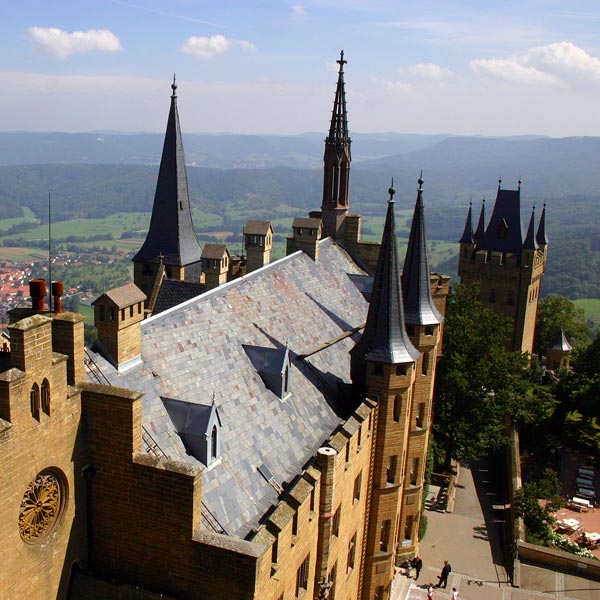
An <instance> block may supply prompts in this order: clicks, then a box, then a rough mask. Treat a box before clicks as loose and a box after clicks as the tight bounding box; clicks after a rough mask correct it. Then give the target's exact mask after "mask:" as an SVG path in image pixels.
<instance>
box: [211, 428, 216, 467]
mask: <svg viewBox="0 0 600 600" xmlns="http://www.w3.org/2000/svg"><path fill="white" fill-rule="evenodd" d="M216 459H217V426H216V425H213V428H212V432H211V434H210V461H211V462H212V461H213V460H216Z"/></svg>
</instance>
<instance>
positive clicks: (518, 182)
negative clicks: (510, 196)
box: [517, 175, 535, 208]
mask: <svg viewBox="0 0 600 600" xmlns="http://www.w3.org/2000/svg"><path fill="white" fill-rule="evenodd" d="M517 185H518V187H517V189H518V190H520V189H521V176H520V175H519V181H517ZM534 208H535V207H534Z"/></svg>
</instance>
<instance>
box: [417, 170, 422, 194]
mask: <svg viewBox="0 0 600 600" xmlns="http://www.w3.org/2000/svg"><path fill="white" fill-rule="evenodd" d="M417 183H418V184H419V191H422V190H423V169H421V174H420V175H419V179H418V180H417Z"/></svg>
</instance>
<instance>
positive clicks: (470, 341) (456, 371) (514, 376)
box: [433, 285, 553, 467]
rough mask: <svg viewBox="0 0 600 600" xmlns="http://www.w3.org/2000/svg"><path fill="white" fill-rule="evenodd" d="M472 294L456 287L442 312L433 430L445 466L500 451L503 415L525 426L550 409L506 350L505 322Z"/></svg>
mask: <svg viewBox="0 0 600 600" xmlns="http://www.w3.org/2000/svg"><path fill="white" fill-rule="evenodd" d="M477 294H478V289H477V286H465V285H457V286H455V287H454V288H453V290H452V292H451V294H450V296H449V297H448V304H447V308H446V321H445V329H444V349H443V356H442V357H441V359H440V361H439V364H438V369H437V375H436V387H435V398H434V402H435V405H434V410H435V417H434V423H433V431H434V437H435V439H436V443H437V444H438V446H440V448H442V449H443V451H444V453H445V463H446V466H447V467H448V466H449V465H450V460H451V459H456V460H472V459H477V458H479V457H481V456H483V455H485V454H487V453H488V452H490V451H492V450H495V449H498V448H500V447H501V446H502V445H503V444H504V443H505V442H506V441H507V438H506V417H507V416H510V417H511V418H512V419H513V421H515V422H520V423H530V422H532V421H535V420H537V419H538V418H540V415H543V414H546V413H547V412H549V411H550V410H551V408H552V407H553V400H552V399H551V397H549V396H548V394H546V393H545V392H544V391H543V390H542V389H541V388H539V387H538V386H536V385H534V384H532V383H531V382H530V381H529V378H528V374H529V369H528V365H529V363H528V359H527V357H526V356H524V355H521V354H520V353H518V352H509V351H507V350H506V340H507V338H508V336H509V334H510V331H511V325H510V321H509V320H508V319H507V318H506V317H504V316H502V315H499V314H497V313H495V312H494V311H492V310H490V309H488V308H486V307H485V306H484V305H483V304H482V303H481V302H479V300H478V299H477Z"/></svg>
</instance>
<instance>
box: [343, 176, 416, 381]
mask: <svg viewBox="0 0 600 600" xmlns="http://www.w3.org/2000/svg"><path fill="white" fill-rule="evenodd" d="M394 193H395V191H394V189H393V188H390V200H389V201H388V209H387V215H386V218H385V225H384V227H383V237H382V239H381V248H380V250H379V258H378V259H377V269H376V271H375V278H374V279H373V291H372V294H371V302H370V304H369V312H368V315H367V323H366V325H365V329H364V331H363V334H362V336H361V337H360V340H359V341H358V343H357V344H356V346H355V347H354V348H353V349H352V378H353V380H361V379H363V375H364V369H365V363H366V361H374V362H380V363H385V364H403V363H410V362H413V361H415V360H417V358H418V357H419V351H418V350H417V349H416V348H415V347H414V346H413V344H412V342H411V341H410V339H409V337H408V334H407V333H406V328H405V324H404V310H403V306H402V289H401V283H400V263H399V261H398V244H397V241H396V219H395V216H394V200H393V195H394Z"/></svg>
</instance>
